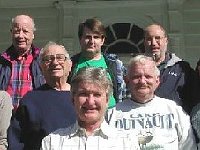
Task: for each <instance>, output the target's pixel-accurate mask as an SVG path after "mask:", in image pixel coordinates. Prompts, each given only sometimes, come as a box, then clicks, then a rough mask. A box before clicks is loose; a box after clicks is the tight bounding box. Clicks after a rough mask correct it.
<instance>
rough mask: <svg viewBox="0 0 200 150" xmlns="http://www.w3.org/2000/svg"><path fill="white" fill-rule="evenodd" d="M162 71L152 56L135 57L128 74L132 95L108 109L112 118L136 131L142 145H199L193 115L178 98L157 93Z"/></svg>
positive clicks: (179, 148) (189, 148)
mask: <svg viewBox="0 0 200 150" xmlns="http://www.w3.org/2000/svg"><path fill="white" fill-rule="evenodd" d="M159 74H160V72H159V69H158V68H157V67H156V64H155V62H154V61H153V60H152V58H151V57H147V56H144V55H138V56H136V57H134V58H132V59H131V60H130V62H129V65H128V72H127V78H126V83H127V85H128V88H129V90H130V92H131V98H130V99H127V100H125V101H123V102H121V103H119V104H117V105H116V107H115V108H113V109H112V110H110V111H109V112H108V116H107V119H108V122H109V124H110V125H112V126H115V127H116V128H118V129H119V130H122V129H123V130H125V131H126V132H129V133H130V132H134V133H136V135H137V136H138V142H139V144H140V147H141V149H162V150H163V149H164V150H171V149H173V150H193V149H196V142H195V138H194V135H193V132H192V128H191V124H190V118H189V116H188V115H187V114H186V113H185V112H184V111H183V110H182V107H180V106H178V105H177V104H176V103H175V102H174V101H171V100H168V99H165V98H160V97H158V96H156V95H155V94H154V92H155V90H156V88H157V87H158V85H159V83H160V81H159Z"/></svg>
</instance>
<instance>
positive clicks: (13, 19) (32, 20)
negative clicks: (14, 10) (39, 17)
mask: <svg viewBox="0 0 200 150" xmlns="http://www.w3.org/2000/svg"><path fill="white" fill-rule="evenodd" d="M19 16H24V17H27V18H30V20H31V22H32V27H33V31H36V27H35V22H34V19H33V18H32V17H31V16H29V15H17V16H15V18H12V21H11V25H12V26H11V28H13V25H14V23H15V19H16V18H17V17H19Z"/></svg>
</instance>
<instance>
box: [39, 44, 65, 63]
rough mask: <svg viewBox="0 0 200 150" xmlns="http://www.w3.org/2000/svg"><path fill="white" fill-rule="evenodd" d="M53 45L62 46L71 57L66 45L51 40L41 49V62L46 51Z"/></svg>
mask: <svg viewBox="0 0 200 150" xmlns="http://www.w3.org/2000/svg"><path fill="white" fill-rule="evenodd" d="M53 45H56V46H60V47H61V48H62V49H63V50H64V52H65V54H64V55H65V56H66V57H67V58H68V59H69V53H68V51H67V50H66V49H65V47H64V46H63V45H59V44H57V43H56V42H52V41H49V42H48V43H47V44H46V45H45V46H44V47H43V48H42V49H41V50H40V54H39V60H40V63H41V62H42V58H43V55H44V53H45V52H46V51H47V50H48V49H49V47H50V46H53Z"/></svg>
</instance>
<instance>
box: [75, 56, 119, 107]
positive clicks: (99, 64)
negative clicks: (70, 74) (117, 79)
mask: <svg viewBox="0 0 200 150" xmlns="http://www.w3.org/2000/svg"><path fill="white" fill-rule="evenodd" d="M83 67H96V68H104V69H107V68H108V67H107V65H106V62H105V59H104V57H103V55H101V59H99V60H87V59H86V58H84V57H82V56H80V58H79V61H78V63H77V65H76V68H75V71H76V72H77V71H78V70H79V69H80V68H83ZM108 77H109V78H110V79H111V75H110V74H108ZM115 105H116V101H115V98H114V96H113V94H112V95H111V96H110V98H109V103H108V108H112V107H114V106H115Z"/></svg>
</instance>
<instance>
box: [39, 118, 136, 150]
mask: <svg viewBox="0 0 200 150" xmlns="http://www.w3.org/2000/svg"><path fill="white" fill-rule="evenodd" d="M137 149H139V146H138V142H137V140H136V138H135V136H133V135H128V134H123V133H122V132H121V131H120V132H119V131H117V130H116V129H115V128H111V127H110V126H108V124H107V123H106V122H105V121H104V122H103V123H102V124H101V127H100V128H99V129H97V130H96V131H95V132H94V134H93V135H92V136H86V132H85V129H83V128H81V127H80V126H79V125H78V123H77V122H76V123H75V124H73V125H72V126H70V127H68V128H63V129H59V130H57V131H55V132H54V133H51V134H50V135H48V136H47V137H45V138H44V139H43V140H42V147H41V150H137Z"/></svg>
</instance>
